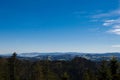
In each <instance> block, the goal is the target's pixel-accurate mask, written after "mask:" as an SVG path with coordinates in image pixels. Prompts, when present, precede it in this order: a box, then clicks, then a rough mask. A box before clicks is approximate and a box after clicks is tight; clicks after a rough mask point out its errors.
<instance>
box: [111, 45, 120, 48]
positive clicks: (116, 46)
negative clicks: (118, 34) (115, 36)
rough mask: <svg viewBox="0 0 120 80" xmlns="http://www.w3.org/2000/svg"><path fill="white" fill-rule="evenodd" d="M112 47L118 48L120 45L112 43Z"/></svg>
mask: <svg viewBox="0 0 120 80" xmlns="http://www.w3.org/2000/svg"><path fill="white" fill-rule="evenodd" d="M112 47H113V48H120V45H112Z"/></svg>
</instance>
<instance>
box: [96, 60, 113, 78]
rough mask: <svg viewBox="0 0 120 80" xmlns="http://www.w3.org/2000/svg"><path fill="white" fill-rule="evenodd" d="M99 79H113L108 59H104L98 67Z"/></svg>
mask: <svg viewBox="0 0 120 80" xmlns="http://www.w3.org/2000/svg"><path fill="white" fill-rule="evenodd" d="M98 80H112V77H111V72H110V70H109V67H108V65H107V61H105V60H103V61H102V63H101V65H100V68H99V69H98Z"/></svg>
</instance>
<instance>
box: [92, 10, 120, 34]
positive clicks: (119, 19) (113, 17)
mask: <svg viewBox="0 0 120 80" xmlns="http://www.w3.org/2000/svg"><path fill="white" fill-rule="evenodd" d="M92 18H93V19H101V21H102V25H103V26H106V27H109V28H110V29H109V30H108V31H107V32H108V33H112V34H116V35H120V9H116V10H113V11H110V12H108V13H101V14H96V15H93V16H92ZM106 18H107V19H106ZM103 19H104V20H103Z"/></svg>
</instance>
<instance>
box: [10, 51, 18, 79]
mask: <svg viewBox="0 0 120 80" xmlns="http://www.w3.org/2000/svg"><path fill="white" fill-rule="evenodd" d="M16 56H17V54H16V52H14V53H13V55H12V56H11V58H9V75H10V76H9V79H10V80H16V79H15V63H16Z"/></svg>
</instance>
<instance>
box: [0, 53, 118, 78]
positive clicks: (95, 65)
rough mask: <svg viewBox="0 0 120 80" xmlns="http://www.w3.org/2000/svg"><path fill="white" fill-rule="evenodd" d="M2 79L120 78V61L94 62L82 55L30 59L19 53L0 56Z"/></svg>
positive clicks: (0, 74) (0, 76)
mask: <svg viewBox="0 0 120 80" xmlns="http://www.w3.org/2000/svg"><path fill="white" fill-rule="evenodd" d="M0 80H120V62H119V61H118V60H117V59H116V58H115V57H112V58H111V60H110V61H106V60H104V58H103V60H102V61H100V62H93V61H90V60H87V59H84V58H81V57H75V58H74V59H73V60H71V61H50V60H49V59H46V60H38V61H30V60H24V59H21V60H20V59H18V58H17V54H16V53H13V55H12V56H11V57H9V58H0Z"/></svg>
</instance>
